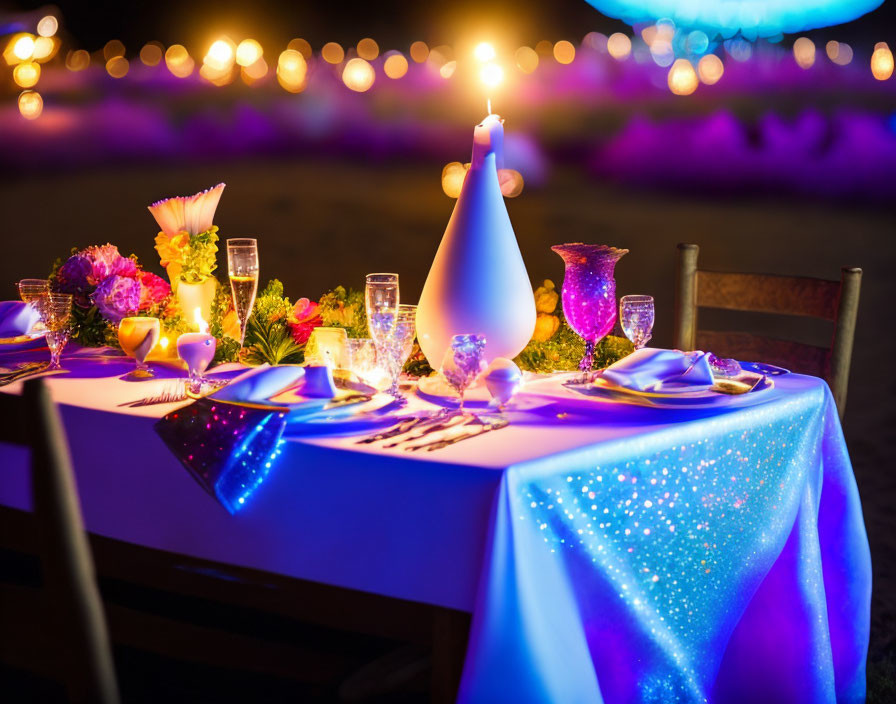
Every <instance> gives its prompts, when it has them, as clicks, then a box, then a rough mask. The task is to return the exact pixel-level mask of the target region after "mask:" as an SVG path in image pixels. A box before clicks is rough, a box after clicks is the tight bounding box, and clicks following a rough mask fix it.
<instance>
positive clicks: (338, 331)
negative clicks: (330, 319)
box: [305, 326, 348, 369]
mask: <svg viewBox="0 0 896 704" xmlns="http://www.w3.org/2000/svg"><path fill="white" fill-rule="evenodd" d="M305 362H306V363H307V364H324V365H326V366H328V367H329V368H330V369H346V368H347V367H348V334H347V333H346V332H345V329H344V328H328V327H323V326H320V327H316V328H314V330H312V331H311V337H309V338H308V343H307V344H306V345H305Z"/></svg>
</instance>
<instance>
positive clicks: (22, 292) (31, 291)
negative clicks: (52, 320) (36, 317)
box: [16, 279, 50, 333]
mask: <svg viewBox="0 0 896 704" xmlns="http://www.w3.org/2000/svg"><path fill="white" fill-rule="evenodd" d="M16 288H18V290H19V297H20V298H21V299H22V302H23V303H25V304H26V305H29V306H31V307H32V308H34V309H35V310H37V302H38V299H39V298H40V297H41V296H44V295H46V294H48V293H49V292H50V281H49V280H48V279H22V280H21V281H19V283H18V284H17V285H16ZM37 312H38V314H40V310H37ZM45 330H46V327H45V326H44V324H43V322H42V321H38V322H37V323H36V324H35V325H34V327H33V328H32V332H34V333H42V332H44V331H45Z"/></svg>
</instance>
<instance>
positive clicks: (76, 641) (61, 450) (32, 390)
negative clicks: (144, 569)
mask: <svg viewBox="0 0 896 704" xmlns="http://www.w3.org/2000/svg"><path fill="white" fill-rule="evenodd" d="M0 417H2V419H3V422H2V424H0V426H2V427H0V441H3V442H7V443H10V444H17V445H27V446H28V447H29V449H30V451H31V495H32V503H33V510H34V514H35V516H36V519H37V532H38V534H39V545H40V561H41V570H42V573H43V584H44V588H43V595H44V597H43V598H44V606H43V609H42V610H43V611H44V612H45V613H48V614H51V616H53V617H55V621H54V622H53V623H54V624H58V625H59V628H58V633H56V630H57V629H54V636H56V637H55V638H54V641H55V642H56V643H57V645H58V648H59V653H57V654H55V655H56V656H57V657H58V661H59V662H60V663H61V664H62V665H63V669H64V672H62V673H58V674H57V676H58V675H59V674H61V675H62V677H61V679H63V680H64V684H65V687H66V690H67V694H68V698H69V701H71V702H76V703H80V702H90V703H91V704H93V703H98V704H116V703H117V702H118V701H119V695H118V683H117V680H116V677H115V669H114V666H113V662H112V650H111V647H110V644H109V634H108V630H107V628H106V619H105V614H104V612H103V603H102V599H101V598H100V594H99V589H98V588H97V582H96V575H95V573H94V566H93V559H92V556H91V552H90V546H89V544H88V542H87V535H86V533H85V531H84V523H83V521H82V519H81V509H80V506H79V503H78V494H77V489H76V487H75V481H74V475H73V473H72V463H71V457H70V456H69V450H68V442H67V440H66V437H65V429H64V428H63V426H62V421H61V419H60V417H59V411H58V409H57V408H56V405H55V404H54V403H53V400H52V398H51V397H50V393H49V390H48V389H47V387H46V385H45V384H44V382H43V380H42V379H31V380H29V381H26V382H25V385H24V391H23V394H22V397H16V396H13V395H10V394H0ZM40 625H41V624H36V623H35V624H32V627H33V628H39V627H40ZM9 636H10V634H9V633H6V637H9ZM9 646H10V647H15V644H14V643H10V644H9ZM47 657H48V659H51V658H52V657H53V655H52V654H49V653H48V654H47Z"/></svg>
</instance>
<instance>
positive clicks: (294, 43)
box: [286, 37, 313, 61]
mask: <svg viewBox="0 0 896 704" xmlns="http://www.w3.org/2000/svg"><path fill="white" fill-rule="evenodd" d="M286 48H287V49H293V50H294V51H297V52H299V53H300V54H301V55H302V57H303V58H304V59H305V60H306V61H307V60H308V59H310V58H311V54H312V53H313V52H312V50H311V44H309V43H308V40H307V39H302V38H301V37H297V38H296V39H290V41H289V44H287V45H286Z"/></svg>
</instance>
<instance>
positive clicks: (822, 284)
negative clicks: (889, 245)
mask: <svg viewBox="0 0 896 704" xmlns="http://www.w3.org/2000/svg"><path fill="white" fill-rule="evenodd" d="M699 252H700V248H699V247H698V246H697V245H696V244H679V245H678V272H677V277H676V301H675V346H676V348H678V349H681V350H693V349H703V350H710V351H712V352H713V353H715V354H717V355H719V356H726V357H736V358H738V359H745V360H749V361H759V362H768V363H770V364H776V365H780V366H782V367H785V368H787V369H791V370H792V371H795V372H800V373H804V374H814V375H816V376H820V377H822V378H824V379H826V380H827V382H828V384H829V385H830V387H831V392H832V393H833V395H834V400H835V401H836V403H837V409H838V411H839V413H840V417H841V418H842V417H843V413H844V412H845V410H846V389H847V384H848V382H849V368H850V362H851V360H852V346H853V338H854V337H855V330H856V318H857V314H858V308H859V290H860V288H861V284H862V270H861V269H859V268H857V267H843V268H842V269H841V270H840V281H827V280H825V279H814V278H808V277H801V276H778V275H772V274H740V273H733V272H720V271H706V270H702V269H698V268H697V256H698V254H699ZM698 308H722V309H725V310H737V311H752V312H759V313H777V314H781V315H794V316H809V317H813V318H821V319H823V320H829V321H831V322H833V338H832V341H831V346H830V347H828V348H822V347H815V346H813V345H806V344H802V343H797V342H791V341H788V340H780V339H775V338H770V337H761V336H759V335H753V334H749V333H744V332H713V331H707V330H699V329H698V327H697V325H698V315H697V309H698Z"/></svg>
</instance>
